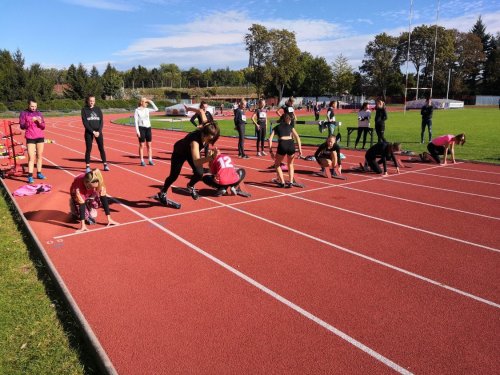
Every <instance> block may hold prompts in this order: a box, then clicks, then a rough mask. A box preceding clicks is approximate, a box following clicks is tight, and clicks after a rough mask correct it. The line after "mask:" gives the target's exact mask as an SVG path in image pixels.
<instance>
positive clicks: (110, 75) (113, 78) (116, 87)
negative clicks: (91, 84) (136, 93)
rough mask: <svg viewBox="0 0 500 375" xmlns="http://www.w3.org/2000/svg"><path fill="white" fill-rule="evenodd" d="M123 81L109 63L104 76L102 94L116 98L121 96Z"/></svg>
mask: <svg viewBox="0 0 500 375" xmlns="http://www.w3.org/2000/svg"><path fill="white" fill-rule="evenodd" d="M122 85H123V79H122V77H121V75H120V73H118V71H117V70H116V69H115V68H114V67H112V66H111V64H109V63H108V65H107V66H106V70H105V71H104V73H103V74H102V93H103V95H104V96H110V97H111V98H114V97H115V96H119V91H120V89H121V88H122Z"/></svg>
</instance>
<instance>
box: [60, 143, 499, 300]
mask: <svg viewBox="0 0 500 375" xmlns="http://www.w3.org/2000/svg"><path fill="white" fill-rule="evenodd" d="M64 147H65V148H67V149H69V150H72V151H73V152H76V153H78V154H82V152H79V151H76V150H74V149H71V148H69V147H66V146H64ZM121 169H123V170H125V171H128V172H132V171H130V170H128V169H126V168H121ZM68 173H69V172H68ZM143 176H144V177H145V178H147V179H151V180H155V181H156V179H154V178H152V177H149V176H145V175H143ZM256 187H257V186H256ZM259 188H260V189H266V190H267V188H263V187H259ZM269 190H270V189H269ZM272 191H273V192H274V190H272ZM279 194H282V195H284V196H288V195H291V194H284V193H281V192H280V193H279ZM202 199H207V200H209V201H210V202H214V203H216V204H218V205H222V206H224V207H227V208H229V209H231V210H234V211H237V212H240V213H242V214H244V215H248V216H250V217H253V218H255V219H258V220H261V221H264V222H266V223H269V224H272V225H274V226H277V227H279V228H282V229H285V230H288V231H291V232H293V233H296V234H299V235H301V236H304V237H306V238H309V239H312V240H314V241H317V242H320V243H322V244H325V245H327V246H330V247H333V248H335V249H338V250H341V251H343V252H346V253H348V254H351V255H354V256H357V257H360V258H362V259H365V260H368V261H371V262H373V263H376V264H378V265H381V266H384V267H387V268H389V269H392V270H395V271H398V272H401V273H403V274H405V275H408V276H412V277H415V278H417V279H419V280H422V281H425V282H428V283H430V284H432V285H435V286H438V287H441V288H444V289H446V290H449V291H452V292H455V293H457V294H459V295H462V296H465V297H469V298H471V299H473V300H476V301H479V302H482V303H485V304H487V305H490V306H493V307H496V308H500V305H498V304H497V303H495V302H492V301H489V300H487V299H484V298H482V297H478V296H475V295H473V294H470V293H467V292H464V291H462V290H460V289H456V288H453V287H451V286H448V285H446V284H443V283H441V282H438V281H435V280H432V279H429V278H427V277H425V276H421V275H418V274H416V273H413V272H411V271H407V270H405V269H403V268H400V267H397V266H393V265H391V264H389V263H386V262H383V261H380V260H378V259H375V258H372V257H369V256H367V255H364V254H361V253H357V252H355V251H353V250H349V249H347V248H345V247H343V246H340V245H337V244H334V243H331V242H328V241H325V240H322V239H320V238H317V237H314V236H312V235H310V234H307V233H305V232H302V231H299V230H297V229H294V228H291V227H289V226H285V225H282V224H280V223H277V222H274V221H271V220H268V219H266V218H263V217H260V216H257V215H254V214H252V213H250V212H247V211H244V210H241V209H239V208H236V207H234V206H229V205H226V204H224V203H221V202H218V201H216V200H214V199H211V198H207V197H202ZM120 204H122V205H123V206H124V207H126V208H127V209H130V207H128V206H126V205H124V204H123V203H120Z"/></svg>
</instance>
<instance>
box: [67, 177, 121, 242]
mask: <svg viewBox="0 0 500 375" xmlns="http://www.w3.org/2000/svg"><path fill="white" fill-rule="evenodd" d="M70 195H71V198H70V209H71V213H72V214H73V215H74V216H75V218H76V219H77V220H79V221H80V225H81V226H80V229H78V232H85V231H87V230H88V228H87V225H90V224H95V222H96V220H95V219H96V217H97V208H99V207H101V206H102V207H103V208H104V213H105V214H106V217H107V219H108V226H110V225H117V224H118V223H117V222H116V221H114V220H113V219H111V214H110V211H109V203H108V196H107V195H106V186H105V184H104V179H103V177H102V174H101V171H99V169H94V170H93V171H90V172H88V173H82V174H80V175H78V176H76V177H75V179H74V180H73V183H72V184H71V187H70Z"/></svg>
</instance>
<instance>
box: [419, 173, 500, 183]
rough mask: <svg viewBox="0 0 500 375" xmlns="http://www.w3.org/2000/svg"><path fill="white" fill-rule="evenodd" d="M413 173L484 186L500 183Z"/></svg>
mask: <svg viewBox="0 0 500 375" xmlns="http://www.w3.org/2000/svg"><path fill="white" fill-rule="evenodd" d="M415 173H416V174H422V175H425V176H432V177H438V178H447V179H450V180H459V181H467V182H474V183H476V184H486V185H496V186H500V183H497V182H488V181H481V180H472V179H469V178H462V177H453V176H441V175H438V174H433V173H427V172H420V171H416V172H415Z"/></svg>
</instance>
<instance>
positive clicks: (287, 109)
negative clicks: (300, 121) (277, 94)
mask: <svg viewBox="0 0 500 375" xmlns="http://www.w3.org/2000/svg"><path fill="white" fill-rule="evenodd" d="M294 103H295V98H294V97H293V96H290V97H289V98H288V100H287V101H286V102H285V104H284V105H283V106H281V107H280V108H278V109H277V110H276V114H277V115H278V116H279V118H280V121H281V120H282V117H283V115H285V114H288V115H289V116H290V118H291V120H292V127H295V120H296V116H295V109H294V108H293V104H294Z"/></svg>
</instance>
